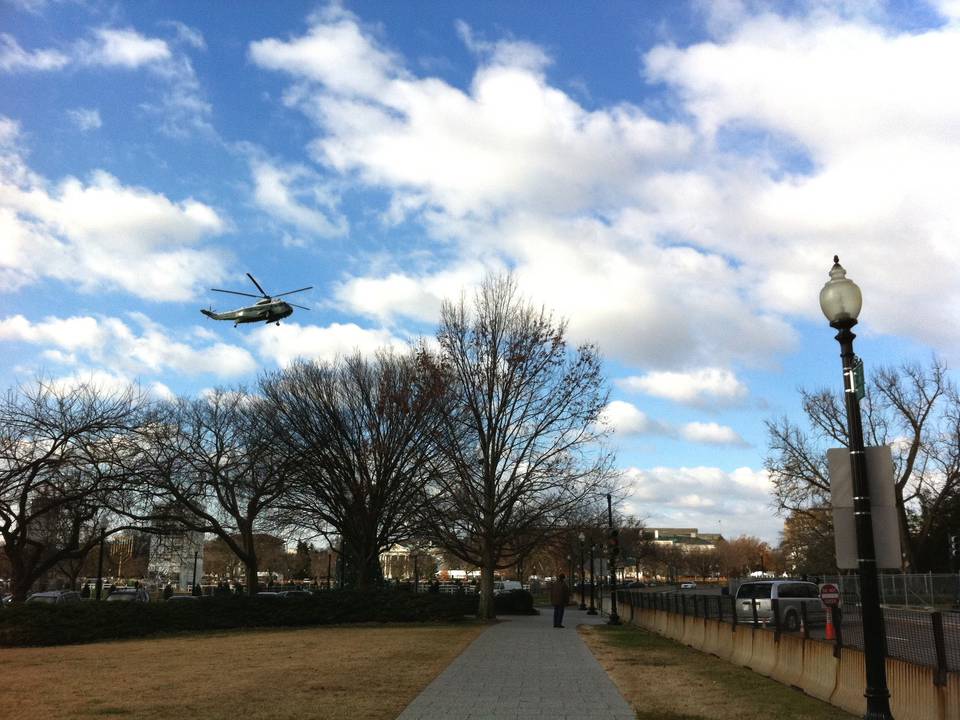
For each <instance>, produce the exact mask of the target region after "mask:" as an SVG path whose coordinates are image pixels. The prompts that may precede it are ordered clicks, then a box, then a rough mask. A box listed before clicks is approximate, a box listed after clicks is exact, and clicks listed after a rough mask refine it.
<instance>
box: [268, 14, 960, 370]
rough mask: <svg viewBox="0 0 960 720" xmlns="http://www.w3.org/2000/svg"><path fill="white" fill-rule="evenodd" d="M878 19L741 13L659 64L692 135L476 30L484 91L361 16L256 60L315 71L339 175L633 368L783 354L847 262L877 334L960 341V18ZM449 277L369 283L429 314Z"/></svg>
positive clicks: (428, 273)
mask: <svg viewBox="0 0 960 720" xmlns="http://www.w3.org/2000/svg"><path fill="white" fill-rule="evenodd" d="M854 5H855V4H851V3H847V4H840V5H836V6H835V5H825V4H822V3H812V4H811V5H809V6H803V7H801V8H800V9H798V10H795V11H794V12H792V13H791V14H790V15H789V17H780V16H777V15H775V14H773V13H771V12H769V8H768V7H766V6H761V5H758V4H756V3H727V6H726V8H725V9H724V10H723V12H719V13H718V14H717V16H716V17H715V18H714V20H715V21H716V28H717V29H718V32H721V31H722V35H720V36H718V39H717V40H715V41H713V42H704V43H700V44H697V45H693V46H690V47H678V46H674V45H661V46H659V47H656V48H654V49H653V50H651V51H650V52H649V53H647V55H646V56H645V58H644V64H645V68H644V71H645V73H646V77H647V79H648V80H649V81H650V82H652V83H662V84H663V85H665V86H666V88H667V90H668V92H669V93H671V94H672V95H673V98H671V100H675V101H676V103H675V104H676V106H677V107H678V109H679V111H680V113H678V115H677V116H678V117H690V118H692V119H693V121H692V122H687V121H683V122H680V121H677V122H670V121H664V120H661V119H657V118H654V117H652V116H650V115H649V114H647V113H645V112H644V111H643V109H641V108H638V107H636V106H632V105H629V104H619V105H613V106H601V107H597V108H595V109H590V110H588V109H586V108H585V107H583V106H581V105H580V104H579V103H577V102H576V101H575V100H574V99H573V98H571V97H570V96H569V95H568V94H566V93H565V92H563V91H562V90H560V89H558V88H557V87H555V86H552V85H551V84H550V83H549V82H548V80H547V76H546V75H545V73H544V71H543V68H544V63H546V62H548V60H549V58H548V56H547V53H545V52H543V51H542V49H538V48H537V47H536V46H532V45H530V44H529V43H525V42H523V41H518V40H515V39H512V38H511V39H507V40H504V41H487V40H482V39H477V38H476V37H475V36H474V34H473V33H472V32H471V31H470V30H469V28H466V27H465V26H461V29H460V32H461V35H462V36H463V37H464V38H465V40H466V41H467V43H468V45H469V46H471V47H473V48H474V50H475V52H477V54H478V55H479V57H480V66H479V67H478V68H477V71H476V73H475V74H474V77H473V79H472V82H471V84H470V86H469V88H468V89H467V90H461V89H460V88H457V87H454V86H452V85H450V84H448V83H446V82H445V81H443V80H441V79H440V78H437V77H423V78H421V77H417V76H415V75H414V74H413V73H412V72H411V71H410V70H409V69H408V67H407V66H406V65H405V64H404V62H403V60H402V59H401V58H398V57H397V56H396V55H395V54H393V53H392V52H391V51H390V50H389V49H388V48H386V47H385V43H384V42H383V41H381V40H380V39H378V38H379V36H377V37H375V36H374V35H373V33H371V32H369V31H367V30H365V29H364V28H363V27H362V26H361V25H360V23H359V22H358V21H357V20H356V19H355V18H354V17H353V16H352V15H350V14H349V13H346V12H344V11H342V10H340V9H335V10H333V11H328V12H325V13H321V14H320V15H318V16H316V17H315V18H314V19H313V20H312V25H311V28H310V30H309V31H308V32H307V33H306V34H305V35H304V36H301V37H295V38H292V39H276V38H271V39H266V40H263V41H261V42H259V43H254V44H253V45H252V46H251V48H250V55H251V59H252V60H253V62H254V63H255V64H257V65H259V66H260V67H263V68H267V69H272V70H278V71H281V72H284V73H286V74H288V75H289V76H291V78H292V82H291V86H290V88H289V90H288V92H287V93H286V95H285V102H286V104H287V105H288V106H290V107H293V108H297V109H299V110H300V111H302V112H303V113H305V114H306V115H307V116H308V117H309V118H310V119H311V120H312V121H313V122H314V123H315V124H316V126H317V129H318V137H317V138H316V139H315V140H314V142H313V143H312V144H311V146H310V147H311V152H312V154H313V158H314V159H315V160H316V161H317V162H318V163H320V164H322V165H323V166H325V168H326V170H327V171H333V172H339V173H342V174H344V175H346V176H349V177H350V178H351V179H354V180H357V181H359V182H360V183H362V184H365V185H366V186H368V187H375V188H377V189H385V190H386V191H387V192H388V193H389V194H390V201H389V210H388V211H387V213H386V217H387V218H388V219H389V220H390V221H391V222H399V221H401V220H414V221H416V222H420V223H422V224H423V226H424V227H425V229H426V231H427V232H428V234H429V235H430V237H431V238H433V239H435V240H438V241H444V242H450V241H451V240H452V241H453V242H454V243H456V247H457V248H458V250H459V254H460V257H459V258H458V259H457V260H458V261H459V262H460V263H464V262H474V261H478V260H479V261H482V262H484V263H491V264H492V263H504V264H506V265H508V266H510V267H512V268H515V269H516V271H517V274H518V276H519V277H521V278H522V280H523V285H524V287H527V288H533V289H532V290H530V292H531V294H533V295H534V297H535V299H536V300H537V301H542V302H544V303H545V304H547V305H548V306H550V307H554V308H557V309H558V310H559V311H560V312H561V313H562V314H563V315H566V316H568V317H570V319H571V332H572V334H573V336H574V337H575V338H576V339H578V340H579V339H596V340H598V341H599V342H600V343H601V345H602V347H603V349H604V351H605V352H607V353H608V354H610V355H612V356H614V357H616V358H618V359H621V360H627V361H630V362H637V363H643V364H645V365H646V366H647V367H650V368H653V369H667V368H670V367H676V366H677V365H680V366H682V367H691V366H696V365H712V364H724V363H728V362H737V363H741V364H742V363H747V364H753V365H755V364H758V363H760V364H762V363H770V364H772V363H775V362H776V358H777V356H778V355H780V354H782V353H783V352H784V351H786V350H788V349H790V348H791V347H792V346H793V344H794V343H795V341H796V333H795V332H794V331H793V330H792V328H791V327H790V326H789V325H788V324H787V321H786V320H787V318H795V317H798V316H799V317H804V318H809V319H817V318H818V312H817V303H816V295H817V292H818V290H819V287H820V286H821V285H822V284H823V282H824V281H825V280H826V271H827V270H828V269H829V266H830V259H831V258H832V257H833V255H834V253H839V254H840V256H841V259H842V260H844V261H845V263H846V264H847V265H848V269H849V270H850V273H851V277H853V278H854V279H855V280H857V281H858V282H860V283H861V285H862V287H863V288H864V295H865V298H866V304H865V308H864V313H865V315H864V320H865V321H867V322H868V323H869V327H870V328H871V329H877V330H880V331H882V332H889V333H897V334H901V335H905V336H910V337H919V338H920V339H921V340H924V341H926V342H929V343H931V344H934V345H936V346H939V347H941V348H952V349H954V350H955V351H960V328H957V327H955V326H954V325H953V324H951V323H923V324H918V323H916V322H915V315H916V313H917V312H918V308H925V309H926V310H927V311H928V312H926V315H928V316H931V317H934V316H938V314H939V313H941V312H942V309H943V308H955V307H957V308H960V286H957V284H956V283H955V281H954V278H953V268H955V267H956V266H957V264H958V262H960V245H958V244H957V243H955V242H953V234H952V228H954V227H956V226H957V225H958V224H960V205H958V204H957V203H956V202H955V198H954V197H953V195H954V193H953V191H952V188H954V187H956V186H957V185H958V184H960V170H958V168H960V150H958V148H960V142H958V140H960V96H957V95H956V93H951V92H950V88H952V86H953V77H952V74H951V73H952V68H953V67H956V66H957V65H958V64H960V26H958V25H957V24H956V23H953V24H947V25H944V26H943V27H941V28H937V29H932V30H927V31H924V32H918V33H912V34H911V33H907V32H898V31H895V30H891V29H890V28H889V27H887V26H885V25H880V24H873V23H879V22H881V21H882V19H883V18H882V17H881V16H882V15H883V13H882V12H879V11H874V10H871V11H869V12H859V11H857V10H856V8H855V7H854ZM848 6H849V7H848ZM804 8H806V10H805V9H804ZM949 8H950V6H949V5H948V4H944V5H942V6H941V10H942V11H943V12H944V13H945V14H946V13H949ZM805 12H806V13H807V14H804V13H805ZM872 16H876V18H878V19H871V17H872ZM724 18H726V20H724ZM734 20H735V21H734ZM721 25H722V26H723V27H722V28H721V27H720V26H721ZM500 48H503V51H502V52H501V51H500ZM904 247H910V248H911V251H910V252H909V253H906V252H904V250H903V248H904ZM425 265H426V264H425ZM437 272H438V270H437V268H436V267H435V266H425V267H421V268H415V269H411V270H408V271H407V272H406V273H405V274H404V276H403V277H404V278H405V280H404V281H402V282H398V281H397V276H396V275H393V276H390V274H389V273H381V274H379V275H378V274H376V273H371V274H370V276H369V277H361V278H356V279H355V282H354V281H348V282H347V283H346V286H349V285H350V284H351V283H353V284H356V285H359V284H360V283H375V284H378V287H380V288H381V289H383V290H384V291H385V292H388V291H391V290H394V291H396V292H398V293H400V296H401V298H402V299H404V298H405V299H408V300H409V299H410V298H411V297H412V296H413V295H414V293H411V291H410V289H409V287H406V286H408V285H409V284H410V283H411V282H412V283H413V284H417V283H419V282H421V281H426V280H429V279H430V278H431V277H433V276H435V275H436V273H437ZM386 280H389V281H390V282H389V283H388V282H385V281H386ZM585 298H589V300H590V302H589V303H587V302H584V299H585ZM377 304H378V306H379V307H382V308H387V307H388V303H387V302H385V301H383V300H382V299H380V298H378V300H377ZM361 305H362V303H360V304H359V305H358V310H359V309H360V308H361ZM413 305H414V309H417V308H418V307H422V306H423V302H422V301H416V302H414V303H413ZM380 312H381V313H382V312H383V311H382V310H381V311H380ZM399 312H400V313H403V312H405V310H404V309H403V306H401V307H400V309H399Z"/></svg>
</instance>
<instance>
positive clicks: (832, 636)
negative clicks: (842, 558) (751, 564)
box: [617, 590, 960, 685]
mask: <svg viewBox="0 0 960 720" xmlns="http://www.w3.org/2000/svg"><path fill="white" fill-rule="evenodd" d="M617 600H618V602H619V603H620V605H621V608H622V610H621V613H620V614H621V615H629V616H630V618H631V619H632V616H633V614H634V612H635V611H636V610H638V609H644V610H661V611H664V612H667V613H675V614H678V615H683V616H692V617H702V618H706V619H712V620H719V621H721V622H725V623H729V624H732V625H748V626H751V627H757V628H763V629H767V630H769V631H770V632H772V633H774V634H775V637H776V639H777V640H779V637H780V635H781V634H793V635H802V636H803V637H804V638H808V639H809V638H813V639H819V640H827V641H832V642H833V644H834V654H835V655H837V656H839V649H840V648H841V647H850V648H856V649H858V650H863V624H862V622H861V618H860V607H859V604H858V603H857V602H856V598H855V597H853V598H850V597H845V598H844V604H843V606H842V607H841V608H834V609H833V612H832V613H830V614H829V615H828V614H827V613H825V612H824V611H823V608H822V607H821V606H820V605H819V603H802V602H801V603H796V602H794V603H790V604H789V605H786V604H784V605H781V602H785V601H780V600H777V599H773V600H770V601H769V602H770V604H771V606H772V607H771V609H770V610H765V611H763V612H761V611H760V610H758V603H757V602H753V603H752V604H751V611H750V612H749V614H747V615H746V616H744V612H743V610H742V606H741V613H740V615H739V617H738V613H737V604H736V603H737V600H736V598H735V597H734V596H732V595H698V594H692V593H677V592H649V591H643V590H619V591H618V592H617ZM797 616H799V617H797ZM883 617H884V624H885V627H886V635H887V643H886V644H887V655H888V656H889V657H891V658H896V659H898V660H903V661H905V662H909V663H914V664H916V665H925V666H927V667H931V668H934V670H935V671H936V677H937V684H938V685H941V684H943V683H945V682H946V676H947V673H948V672H960V612H927V611H922V610H904V609H892V608H883ZM797 620H798V621H799V623H797V622H795V621H797ZM798 624H799V627H798V626H797V625H798Z"/></svg>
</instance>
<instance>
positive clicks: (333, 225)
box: [250, 158, 349, 237]
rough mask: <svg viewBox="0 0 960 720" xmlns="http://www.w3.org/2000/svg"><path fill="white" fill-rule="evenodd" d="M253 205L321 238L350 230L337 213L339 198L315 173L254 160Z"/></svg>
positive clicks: (304, 169) (300, 166)
mask: <svg viewBox="0 0 960 720" xmlns="http://www.w3.org/2000/svg"><path fill="white" fill-rule="evenodd" d="M250 169H251V173H252V174H253V182H254V190H253V197H254V202H256V204H257V205H258V206H259V207H260V208H262V209H263V210H265V211H266V212H268V213H269V214H270V215H272V216H274V217H275V218H277V219H278V220H280V221H281V222H284V223H289V224H290V225H293V226H294V227H296V228H298V229H299V230H302V231H305V232H307V233H310V234H312V235H316V236H319V237H339V236H342V235H345V234H346V233H347V230H348V228H349V226H348V224H347V219H346V218H345V217H344V216H343V215H342V214H341V213H340V212H339V211H338V210H337V204H338V202H339V197H338V196H337V195H336V194H335V193H334V192H333V191H332V190H331V189H330V188H329V187H328V186H327V185H325V184H324V183H323V182H322V181H321V179H320V178H319V177H318V176H317V174H316V173H314V172H313V171H312V170H309V169H308V168H306V167H304V166H302V165H290V166H281V165H278V164H275V163H273V162H270V161H268V160H265V159H262V158H257V159H251V161H250Z"/></svg>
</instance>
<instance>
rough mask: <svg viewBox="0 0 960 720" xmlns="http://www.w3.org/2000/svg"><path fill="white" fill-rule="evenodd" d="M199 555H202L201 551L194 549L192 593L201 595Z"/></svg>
mask: <svg viewBox="0 0 960 720" xmlns="http://www.w3.org/2000/svg"><path fill="white" fill-rule="evenodd" d="M198 555H200V551H199V550H194V551H193V590H191V593H192V594H194V595H200V593H198V592H197V556H198Z"/></svg>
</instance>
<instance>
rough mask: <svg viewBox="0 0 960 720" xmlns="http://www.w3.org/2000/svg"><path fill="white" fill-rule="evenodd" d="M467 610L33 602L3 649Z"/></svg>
mask: <svg viewBox="0 0 960 720" xmlns="http://www.w3.org/2000/svg"><path fill="white" fill-rule="evenodd" d="M469 612H470V609H469V608H468V607H466V606H465V604H464V603H463V602H462V601H460V600H458V599H457V598H453V597H450V596H446V595H431V594H419V595H414V594H412V593H402V592H391V591H383V590H381V591H375V592H369V593H361V592H357V591H352V590H339V591H335V592H325V593H320V594H318V595H316V596H313V597H301V598H289V599H287V598H272V597H248V596H223V597H204V598H201V599H198V600H195V601H179V602H154V603H107V602H95V601H84V602H79V603H69V604H65V605H44V604H40V603H38V604H28V605H15V606H11V607H8V608H6V609H5V610H4V612H3V613H0V646H24V645H65V644H73V643H86V642H99V641H101V640H116V639H121V638H133V637H143V636H145V635H152V634H155V633H168V632H200V631H204V630H225V629H229V628H256V627H298V626H311V625H331V624H338V623H361V622H383V623H386V622H456V621H458V620H462V619H463V617H464V615H465V614H467V613H469Z"/></svg>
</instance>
